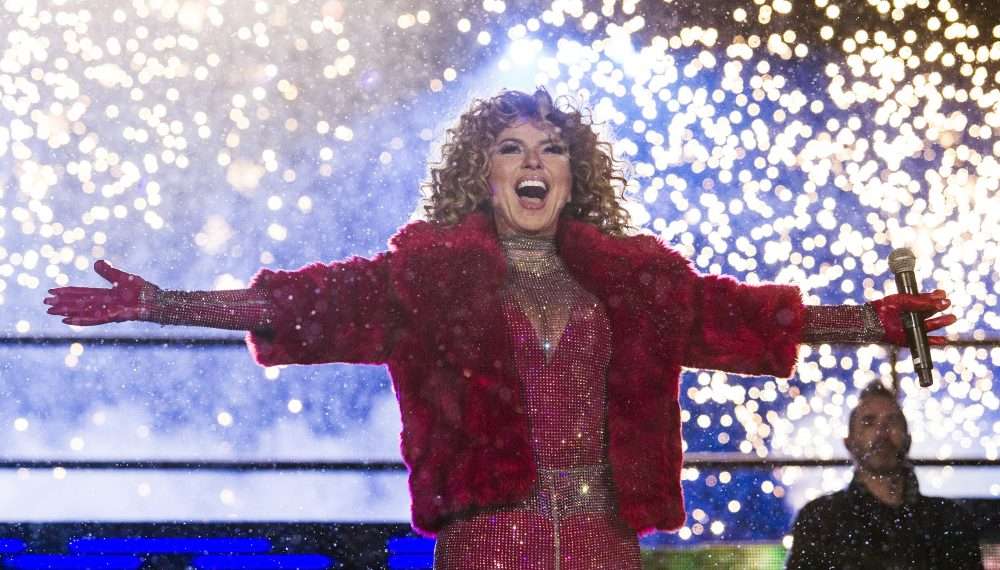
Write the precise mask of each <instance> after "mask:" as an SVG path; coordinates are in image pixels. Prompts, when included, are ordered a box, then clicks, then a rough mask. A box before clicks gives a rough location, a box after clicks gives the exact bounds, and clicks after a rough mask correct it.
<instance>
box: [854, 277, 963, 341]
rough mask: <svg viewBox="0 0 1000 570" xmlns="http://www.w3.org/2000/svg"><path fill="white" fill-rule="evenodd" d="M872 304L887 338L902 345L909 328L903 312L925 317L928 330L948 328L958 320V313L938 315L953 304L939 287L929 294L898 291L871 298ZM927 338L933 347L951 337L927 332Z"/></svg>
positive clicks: (925, 325)
mask: <svg viewBox="0 0 1000 570" xmlns="http://www.w3.org/2000/svg"><path fill="white" fill-rule="evenodd" d="M869 305H871V306H872V308H873V309H875V312H876V313H877V314H878V318H879V321H881V322H882V328H883V329H885V340H887V341H888V342H891V343H893V344H896V345H899V346H906V331H905V330H903V319H902V315H903V313H906V312H912V313H920V314H922V315H923V316H924V327H925V328H926V329H927V332H930V331H934V330H937V329H940V328H942V327H946V326H948V325H950V324H953V323H954V322H955V321H957V320H958V317H956V316H955V315H951V314H947V315H938V316H936V317H935V316H933V315H934V314H935V313H938V312H940V311H943V310H944V309H947V308H948V307H950V306H951V301H949V300H948V296H947V295H946V294H945V292H944V291H942V290H940V289H937V290H935V291H932V292H930V293H920V294H917V295H908V294H906V293H896V294H895V295H889V296H887V297H883V298H881V299H878V300H875V301H871V302H870V303H869ZM927 341H928V342H929V343H930V344H931V345H932V346H941V345H943V344H946V343H947V342H948V340H947V339H946V338H945V337H943V336H930V335H928V337H927Z"/></svg>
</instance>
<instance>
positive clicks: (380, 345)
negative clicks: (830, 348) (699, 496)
mask: <svg viewBox="0 0 1000 570" xmlns="http://www.w3.org/2000/svg"><path fill="white" fill-rule="evenodd" d="M557 243H558V249H559V254H560V256H561V257H562V259H563V261H564V262H565V263H566V265H567V266H568V268H569V270H570V272H571V273H572V274H573V276H574V277H575V278H576V279H577V281H579V283H580V284H581V285H582V286H583V287H585V288H586V289H587V290H589V291H590V292H592V293H593V294H594V295H596V296H597V297H598V298H599V299H600V300H601V301H602V302H603V303H604V306H605V308H606V310H607V313H608V317H609V319H610V322H611V330H612V356H611V362H610V365H609V370H608V376H607V394H608V420H607V421H608V433H609V455H610V457H609V460H610V463H611V470H612V476H613V479H614V483H615V487H616V490H617V498H618V505H619V509H620V514H621V516H622V517H623V519H624V520H625V521H626V522H627V523H628V524H629V525H630V526H631V527H632V528H633V529H635V530H636V531H637V532H639V533H644V532H648V531H651V530H654V529H666V530H672V529H675V528H677V527H679V526H680V525H681V524H683V522H684V502H683V497H682V494H681V484H680V469H681V462H682V456H681V422H680V407H679V404H678V379H679V376H680V371H681V367H682V366H688V367H695V368H711V369H718V370H726V371H731V372H737V373H744V374H772V375H777V376H787V375H789V374H791V372H792V368H793V366H794V364H795V355H796V344H797V342H798V339H799V335H800V331H801V328H802V323H803V315H804V308H803V306H802V303H801V300H800V295H799V292H798V290H797V289H795V288H794V287H789V286H779V285H762V286H750V285H745V284H740V283H737V282H736V281H734V280H733V279H731V278H729V277H722V276H715V275H709V276H702V275H698V274H696V273H695V272H694V271H693V270H692V269H691V266H690V265H689V263H688V262H687V261H686V260H685V259H684V258H683V257H681V256H680V255H679V254H678V253H676V252H674V251H672V250H670V249H668V248H667V247H665V246H664V245H662V244H661V243H660V242H659V241H658V240H656V239H655V238H653V237H649V236H639V237H628V238H615V237H610V236H607V235H604V234H602V233H600V232H599V231H598V230H597V229H595V228H594V227H593V226H591V225H589V224H585V223H581V222H576V221H571V220H568V219H564V220H562V221H561V222H560V231H559V235H558V237H557ZM505 272H506V261H505V258H504V255H503V251H502V250H501V248H500V245H499V243H498V241H497V237H496V231H495V229H494V226H493V221H492V219H490V218H488V217H487V216H485V215H483V214H472V215H470V216H468V217H467V218H466V219H465V220H464V221H463V222H462V223H460V224H458V225H456V226H453V227H442V226H437V225H432V224H430V223H427V222H416V223H413V224H410V225H408V226H406V227H404V228H402V229H401V230H400V232H399V233H398V234H397V235H396V236H395V237H393V238H392V240H391V241H390V249H389V251H388V252H385V253H381V254H379V255H377V256H375V257H374V258H372V259H361V258H353V259H348V260H346V261H342V262H337V263H333V264H329V265H323V264H312V265H308V266H306V267H303V268H301V269H299V270H297V271H291V272H288V271H271V270H266V269H265V270H262V271H261V272H259V273H258V274H257V276H256V277H255V278H254V285H255V286H262V287H266V288H267V289H268V290H270V292H271V293H272V294H273V297H274V301H275V303H276V304H277V306H278V307H279V310H278V313H279V315H278V319H277V322H276V323H275V325H274V329H273V331H272V332H271V334H268V335H267V336H264V335H261V334H256V333H254V334H251V335H250V336H249V339H248V342H249V344H250V347H251V350H252V351H253V354H254V357H255V358H256V360H257V361H258V362H259V363H261V364H263V365H268V366H270V365H275V364H289V363H299V364H311V363H321V362H334V361H337V362H356V363H369V364H374V363H383V364H388V367H389V372H390V374H391V376H392V381H393V387H394V389H395V392H396V395H397V398H398V399H399V406H400V410H401V413H402V422H403V432H402V453H403V459H404V460H405V461H406V464H407V466H408V467H409V470H410V474H409V477H410V479H409V482H410V492H411V495H412V500H413V505H412V508H413V525H414V528H416V529H417V530H419V531H421V532H423V533H425V534H433V533H435V532H436V531H438V530H439V529H440V528H442V526H444V524H445V523H447V521H448V520H449V518H451V517H454V516H456V515H460V514H462V513H465V512H469V511H470V510H474V509H478V508H483V507H490V506H496V505H501V504H505V503H514V502H517V501H519V500H520V499H523V498H525V497H526V496H527V494H528V493H529V491H530V489H531V486H532V484H533V482H534V473H535V468H534V465H533V458H532V452H531V447H530V443H529V438H528V423H527V420H526V418H525V416H524V411H523V407H522V404H521V401H520V390H519V387H518V378H517V375H516V373H515V370H514V367H513V364H512V359H511V357H510V354H509V350H508V348H507V341H506V333H505V328H504V325H503V319H502V316H501V302H500V289H501V286H502V284H503V282H504V274H505Z"/></svg>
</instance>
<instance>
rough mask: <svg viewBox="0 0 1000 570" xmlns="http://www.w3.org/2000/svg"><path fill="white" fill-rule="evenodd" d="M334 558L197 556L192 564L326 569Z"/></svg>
mask: <svg viewBox="0 0 1000 570" xmlns="http://www.w3.org/2000/svg"><path fill="white" fill-rule="evenodd" d="M334 562H335V561H334V560H332V559H331V558H329V557H327V556H323V555H321V554H271V555H268V556H197V557H195V558H194V560H192V561H191V566H193V567H194V568H197V569H199V570H265V569H266V570H282V569H285V568H288V569H295V570H326V569H327V568H332V567H333V565H334Z"/></svg>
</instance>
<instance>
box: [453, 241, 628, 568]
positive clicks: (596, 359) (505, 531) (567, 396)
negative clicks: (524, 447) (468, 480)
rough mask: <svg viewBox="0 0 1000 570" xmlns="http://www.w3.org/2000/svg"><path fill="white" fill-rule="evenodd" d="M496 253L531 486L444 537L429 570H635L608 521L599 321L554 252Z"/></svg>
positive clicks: (605, 331) (517, 247)
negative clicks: (504, 272)
mask: <svg viewBox="0 0 1000 570" xmlns="http://www.w3.org/2000/svg"><path fill="white" fill-rule="evenodd" d="M502 245H503V247H504V251H505V252H506V254H507V260H508V267H509V273H508V280H507V283H506V285H505V287H504V291H503V314H504V317H505V321H506V328H507V336H508V341H509V346H510V348H511V351H512V355H511V356H512V359H513V362H514V364H515V367H516V369H517V372H518V376H519V377H520V379H521V390H522V398H523V402H524V403H525V411H526V414H527V416H528V422H529V426H530V433H531V444H532V451H533V453H534V455H535V464H536V466H537V469H538V477H537V479H538V482H537V484H536V486H535V489H534V490H533V493H532V494H531V496H530V497H529V498H528V499H527V500H525V501H524V502H523V503H521V504H518V505H510V506H504V507H498V508H495V509H492V510H488V511H484V512H479V513H475V514H473V515H471V516H469V517H467V518H464V519H460V520H457V521H455V522H453V523H451V524H450V525H448V526H447V527H446V528H445V529H443V531H442V532H440V533H439V534H438V543H437V544H438V546H437V551H436V553H435V561H434V568H435V569H437V570H457V569H463V570H475V569H479V568H509V569H525V570H534V569H539V570H541V569H545V570H550V569H551V570H583V569H597V568H609V569H611V568H614V569H623V570H627V569H631V568H635V569H638V568H639V567H640V563H639V547H638V541H637V538H636V535H635V533H634V532H633V531H632V530H630V529H629V528H628V527H627V526H626V525H625V523H624V522H622V521H621V520H620V519H619V517H618V516H617V514H616V503H615V498H614V490H613V486H612V482H611V473H610V469H609V467H608V465H607V454H608V452H607V449H608V448H607V445H608V444H607V437H606V431H607V427H606V383H605V374H606V371H607V366H608V362H609V359H610V353H611V339H610V334H611V332H610V325H609V323H608V319H607V315H606V314H605V312H604V309H603V307H602V306H601V304H600V303H599V302H598V300H597V298H596V297H594V296H593V295H591V294H590V293H588V292H587V291H586V290H584V289H583V287H581V286H580V285H579V284H578V283H577V282H576V281H575V280H573V278H572V277H571V276H570V274H569V272H568V271H567V270H566V267H565V266H564V265H563V263H562V261H561V260H560V259H559V257H558V255H557V254H556V248H555V243H554V242H552V241H548V240H539V239H530V238H512V239H506V240H504V241H503V243H502Z"/></svg>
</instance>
